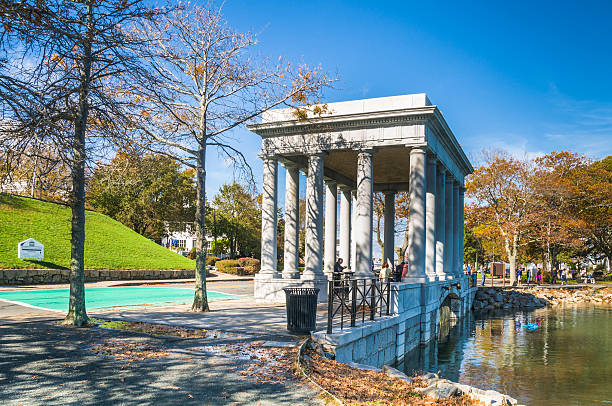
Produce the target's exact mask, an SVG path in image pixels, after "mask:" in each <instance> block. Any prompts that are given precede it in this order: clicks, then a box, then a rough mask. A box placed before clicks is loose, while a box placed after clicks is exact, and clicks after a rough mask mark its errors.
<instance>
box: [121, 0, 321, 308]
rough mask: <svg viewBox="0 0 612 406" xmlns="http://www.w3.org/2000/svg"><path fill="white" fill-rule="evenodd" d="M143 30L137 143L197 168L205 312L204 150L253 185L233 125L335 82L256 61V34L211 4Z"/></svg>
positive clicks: (200, 296)
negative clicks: (232, 23)
mask: <svg viewBox="0 0 612 406" xmlns="http://www.w3.org/2000/svg"><path fill="white" fill-rule="evenodd" d="M140 34H141V35H142V38H143V39H144V40H146V41H148V42H151V43H153V44H154V48H153V50H152V52H150V54H149V55H143V58H145V59H146V60H147V62H148V64H149V69H150V71H151V72H153V73H154V74H155V75H156V77H157V80H156V81H155V82H148V83H142V84H140V85H139V86H137V87H134V88H133V89H131V91H132V92H133V95H134V101H135V103H134V109H135V111H136V112H137V114H138V116H139V117H140V118H141V119H140V121H139V122H137V123H134V127H135V128H137V129H138V130H139V131H140V136H141V137H140V139H139V140H137V141H136V142H137V143H138V145H140V146H141V147H144V148H147V149H149V150H152V151H154V152H157V153H161V154H167V155H170V156H172V157H174V158H176V159H179V160H180V161H181V162H182V163H183V164H185V165H187V166H189V167H192V168H195V169H196V170H197V206H196V222H195V223H196V236H197V241H196V272H195V275H196V286H195V295H194V301H193V305H192V310H194V311H208V300H207V296H206V269H205V264H206V247H205V238H204V237H205V224H204V219H205V213H204V211H205V207H206V196H205V190H206V189H205V183H206V153H207V148H208V147H214V148H215V149H217V150H218V151H219V152H220V153H221V154H224V155H225V156H226V157H227V158H228V159H229V160H231V161H232V162H233V163H234V164H235V168H237V169H239V170H241V171H242V175H243V176H244V177H246V178H247V179H246V180H247V181H251V183H253V179H252V173H251V170H250V166H249V163H248V162H247V161H246V159H245V157H244V155H243V154H242V153H241V152H240V150H239V149H238V148H237V147H235V146H233V145H232V144H233V140H232V138H231V134H232V130H234V129H235V128H237V127H238V126H240V125H243V124H244V123H247V122H249V121H251V120H253V119H254V118H255V117H257V116H259V115H260V114H262V113H263V112H265V111H267V110H269V109H271V108H273V107H275V106H278V105H281V104H301V105H309V104H311V100H313V99H314V98H317V97H318V96H319V92H320V91H321V89H322V88H323V87H325V86H326V85H328V84H329V83H330V82H331V80H330V79H329V78H327V77H326V76H325V75H324V74H323V73H322V72H321V70H320V69H309V68H308V67H306V66H292V65H290V64H283V63H282V61H280V60H279V61H278V62H277V63H270V61H268V60H266V59H260V58H257V57H256V56H254V53H253V51H252V49H253V47H254V46H255V45H256V43H257V37H256V35H255V34H252V33H240V32H237V31H235V30H234V29H232V28H231V27H229V26H228V25H227V23H226V21H225V20H224V18H223V16H222V14H221V10H220V8H218V7H215V5H214V4H212V3H209V4H207V5H206V6H205V7H195V6H194V7H192V6H186V7H184V8H180V9H177V10H174V11H173V12H171V13H169V14H167V15H166V16H165V17H164V18H162V19H161V20H156V21H153V22H151V23H148V24H145V25H144V26H143V27H142V29H141V32H140ZM296 112H297V113H298V114H299V113H300V112H302V111H301V110H296ZM131 141H132V142H134V140H131Z"/></svg>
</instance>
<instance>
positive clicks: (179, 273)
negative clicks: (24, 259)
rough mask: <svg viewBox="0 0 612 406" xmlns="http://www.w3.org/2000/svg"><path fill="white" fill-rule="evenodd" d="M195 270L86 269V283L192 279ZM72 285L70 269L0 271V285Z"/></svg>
mask: <svg viewBox="0 0 612 406" xmlns="http://www.w3.org/2000/svg"><path fill="white" fill-rule="evenodd" d="M194 277H195V270H193V269H126V270H119V269H86V270H85V282H100V281H129V280H143V279H150V280H154V279H191V278H194ZM54 283H70V270H69V269H0V285H24V284H54Z"/></svg>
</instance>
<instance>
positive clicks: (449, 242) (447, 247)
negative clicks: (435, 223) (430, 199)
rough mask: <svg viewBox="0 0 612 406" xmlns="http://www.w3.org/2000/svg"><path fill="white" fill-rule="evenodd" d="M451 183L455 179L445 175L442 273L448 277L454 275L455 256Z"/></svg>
mask: <svg viewBox="0 0 612 406" xmlns="http://www.w3.org/2000/svg"><path fill="white" fill-rule="evenodd" d="M453 183H455V181H454V180H453V178H452V175H450V174H449V176H447V177H446V183H445V185H444V186H445V191H446V200H445V201H446V207H445V209H444V212H445V214H446V215H445V216H444V273H446V276H447V278H448V277H454V276H455V271H454V269H455V268H454V256H455V249H454V245H455V241H454V240H455V235H454V230H455V227H454V224H455V219H454V218H455V211H454V210H453Z"/></svg>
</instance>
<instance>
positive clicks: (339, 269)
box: [333, 258, 346, 286]
mask: <svg viewBox="0 0 612 406" xmlns="http://www.w3.org/2000/svg"><path fill="white" fill-rule="evenodd" d="M342 262H343V260H342V258H338V260H337V261H336V263H335V264H334V274H333V279H334V285H335V286H340V280H341V279H342V274H343V273H344V270H345V269H346V266H343V265H342Z"/></svg>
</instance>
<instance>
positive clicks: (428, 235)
mask: <svg viewBox="0 0 612 406" xmlns="http://www.w3.org/2000/svg"><path fill="white" fill-rule="evenodd" d="M436 166H437V165H436V159H435V158H434V157H433V156H428V157H427V176H426V184H427V195H426V198H425V273H426V274H427V277H428V278H429V279H430V280H435V279H436V192H437V190H436V185H437V184H436V177H437V176H436V175H437V173H436V172H437V171H436Z"/></svg>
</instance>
